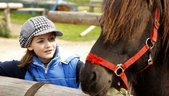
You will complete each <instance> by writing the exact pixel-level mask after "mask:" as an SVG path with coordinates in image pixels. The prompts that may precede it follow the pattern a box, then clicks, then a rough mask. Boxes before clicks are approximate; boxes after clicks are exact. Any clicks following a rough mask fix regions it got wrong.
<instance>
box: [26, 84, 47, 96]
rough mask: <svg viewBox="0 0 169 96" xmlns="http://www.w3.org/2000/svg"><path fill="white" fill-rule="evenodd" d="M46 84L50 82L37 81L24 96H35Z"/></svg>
mask: <svg viewBox="0 0 169 96" xmlns="http://www.w3.org/2000/svg"><path fill="white" fill-rule="evenodd" d="M45 84H49V83H47V82H37V83H35V84H33V85H32V86H31V87H30V88H29V89H28V90H27V92H26V93H25V95H24V96H35V94H36V92H37V91H38V90H39V89H40V88H41V87H42V86H43V85H45Z"/></svg>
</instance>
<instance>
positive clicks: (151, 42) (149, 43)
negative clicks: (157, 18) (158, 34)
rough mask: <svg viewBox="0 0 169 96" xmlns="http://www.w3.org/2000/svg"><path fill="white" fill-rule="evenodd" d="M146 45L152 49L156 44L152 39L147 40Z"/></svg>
mask: <svg viewBox="0 0 169 96" xmlns="http://www.w3.org/2000/svg"><path fill="white" fill-rule="evenodd" d="M146 44H147V45H148V46H149V47H150V49H152V48H153V47H154V44H155V43H154V42H153V41H152V40H151V39H150V38H147V40H146Z"/></svg>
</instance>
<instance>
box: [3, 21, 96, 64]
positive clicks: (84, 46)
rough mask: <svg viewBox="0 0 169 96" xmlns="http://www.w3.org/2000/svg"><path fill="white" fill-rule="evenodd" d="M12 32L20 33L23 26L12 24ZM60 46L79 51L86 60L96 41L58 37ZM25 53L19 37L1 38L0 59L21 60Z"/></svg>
mask: <svg viewBox="0 0 169 96" xmlns="http://www.w3.org/2000/svg"><path fill="white" fill-rule="evenodd" d="M11 27H12V28H11V29H12V34H15V35H18V34H19V31H20V28H21V26H20V25H16V24H12V25H11ZM57 41H58V44H59V46H61V47H62V48H63V49H64V50H66V51H70V52H72V53H77V54H79V55H80V56H81V60H82V61H85V59H86V56H87V54H88V53H89V51H90V49H91V47H92V46H93V44H94V43H95V40H94V41H86V42H71V41H64V40H60V39H57ZM24 54H25V49H23V48H20V45H19V39H18V38H16V39H7V38H0V61H7V60H13V59H15V60H20V59H21V57H22V56H23V55H24ZM65 54H66V53H65Z"/></svg>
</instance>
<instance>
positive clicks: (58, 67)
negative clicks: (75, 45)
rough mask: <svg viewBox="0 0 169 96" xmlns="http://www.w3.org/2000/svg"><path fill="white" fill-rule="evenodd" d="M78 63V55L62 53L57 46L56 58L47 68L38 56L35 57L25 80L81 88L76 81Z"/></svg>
mask: <svg viewBox="0 0 169 96" xmlns="http://www.w3.org/2000/svg"><path fill="white" fill-rule="evenodd" d="M78 61H79V56H78V55H67V54H65V53H62V52H60V49H59V47H58V46H57V51H56V54H55V57H54V58H53V59H52V60H51V61H50V62H49V64H48V65H47V66H46V67H45V65H44V64H43V63H42V62H41V61H40V59H38V57H37V56H36V55H35V56H33V61H32V63H31V64H29V67H28V71H27V72H26V75H25V79H26V80H36V81H38V82H49V83H52V84H56V85H62V86H67V87H72V88H79V82H77V81H76V66H77V63H78Z"/></svg>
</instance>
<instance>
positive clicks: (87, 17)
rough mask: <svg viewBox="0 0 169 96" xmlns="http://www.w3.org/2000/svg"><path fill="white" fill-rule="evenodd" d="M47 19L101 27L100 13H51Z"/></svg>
mask: <svg viewBox="0 0 169 96" xmlns="http://www.w3.org/2000/svg"><path fill="white" fill-rule="evenodd" d="M47 17H48V18H49V19H50V20H52V21H53V22H60V23H71V24H83V25H97V26H98V25H99V20H100V17H101V14H100V13H88V12H66V11H49V12H48V14H47Z"/></svg>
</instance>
